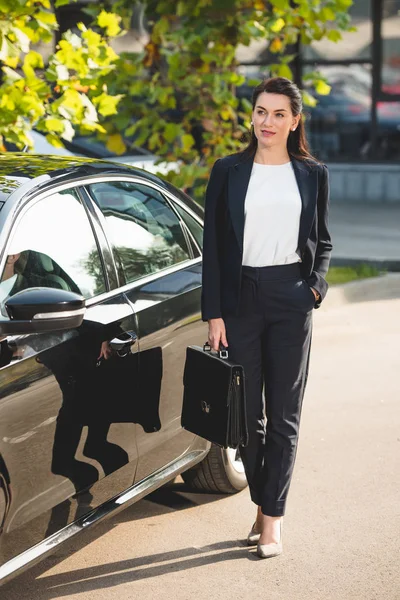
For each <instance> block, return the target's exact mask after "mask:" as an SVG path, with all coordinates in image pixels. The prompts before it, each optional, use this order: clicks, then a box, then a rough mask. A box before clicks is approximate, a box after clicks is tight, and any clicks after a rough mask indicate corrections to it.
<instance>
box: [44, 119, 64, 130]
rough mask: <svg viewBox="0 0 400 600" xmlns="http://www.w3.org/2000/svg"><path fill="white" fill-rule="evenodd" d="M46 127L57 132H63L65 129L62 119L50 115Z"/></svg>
mask: <svg viewBox="0 0 400 600" xmlns="http://www.w3.org/2000/svg"><path fill="white" fill-rule="evenodd" d="M45 127H46V129H47V131H52V132H55V133H63V131H64V123H63V122H62V121H61V119H57V118H56V117H50V118H49V119H46V121H45Z"/></svg>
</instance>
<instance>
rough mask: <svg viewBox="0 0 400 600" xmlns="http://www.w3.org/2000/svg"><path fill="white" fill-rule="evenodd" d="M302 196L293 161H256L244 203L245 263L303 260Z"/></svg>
mask: <svg viewBox="0 0 400 600" xmlns="http://www.w3.org/2000/svg"><path fill="white" fill-rule="evenodd" d="M300 214H301V197H300V192H299V188H298V186H297V181H296V176H295V174H294V170H293V165H292V163H291V162H287V163H284V164H283V165H262V164H259V163H253V169H252V172H251V176H250V181H249V186H248V188H247V194H246V198H245V205H244V219H245V221H244V244H243V265H247V266H250V267H266V266H270V265H284V264H288V263H295V262H299V261H300V260H301V259H300V256H299V255H298V254H297V253H296V250H297V244H298V237H299V227H300Z"/></svg>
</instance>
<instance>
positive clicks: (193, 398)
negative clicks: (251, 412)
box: [181, 344, 248, 448]
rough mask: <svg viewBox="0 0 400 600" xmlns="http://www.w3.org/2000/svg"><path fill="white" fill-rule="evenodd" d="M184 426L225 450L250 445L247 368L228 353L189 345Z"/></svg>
mask: <svg viewBox="0 0 400 600" xmlns="http://www.w3.org/2000/svg"><path fill="white" fill-rule="evenodd" d="M183 385H184V394H183V406H182V416H181V425H182V427H183V428H184V429H187V430H188V431H191V432H192V433H195V434H196V435H199V436H201V437H203V438H205V439H206V440H209V441H210V442H213V443H214V444H217V445H218V446H221V447H223V448H228V447H229V448H237V447H238V446H246V445H247V443H248V432H247V420H246V398H245V390H244V372H243V367H242V366H241V365H238V364H237V363H234V362H232V361H230V360H229V359H228V351H227V350H220V351H219V352H218V353H213V352H212V351H211V348H210V346H209V345H208V344H205V345H204V347H203V348H201V347H200V346H189V347H188V348H187V350H186V362H185V370H184V375H183Z"/></svg>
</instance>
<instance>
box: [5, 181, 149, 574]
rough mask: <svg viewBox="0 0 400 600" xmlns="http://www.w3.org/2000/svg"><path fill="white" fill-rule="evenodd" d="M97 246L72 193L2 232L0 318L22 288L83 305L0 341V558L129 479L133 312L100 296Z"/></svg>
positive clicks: (45, 201)
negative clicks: (57, 322)
mask: <svg viewBox="0 0 400 600" xmlns="http://www.w3.org/2000/svg"><path fill="white" fill-rule="evenodd" d="M72 242H73V243H72ZM102 243H103V241H102V240H100V241H99V240H97V241H96V239H95V237H94V235H93V231H92V227H91V224H90V221H89V219H88V215H87V212H86V209H85V207H84V205H83V204H82V202H81V201H80V199H79V196H78V194H77V193H76V192H75V191H74V190H72V189H68V190H65V191H62V192H60V193H52V194H51V195H50V196H47V197H45V198H42V199H40V200H38V201H36V202H35V203H31V204H29V205H28V207H27V209H26V210H24V212H23V213H22V214H21V215H20V217H19V218H18V220H17V222H15V224H14V226H13V229H12V234H11V238H10V242H9V245H8V248H7V259H6V261H5V263H4V266H3V267H2V270H1V271H0V272H1V273H2V277H1V281H0V294H2V295H1V297H0V303H1V317H0V318H2V319H4V318H7V317H6V312H5V309H4V307H5V302H6V300H7V297H9V296H10V295H12V294H14V293H16V292H17V291H19V290H22V289H24V288H27V287H32V286H42V287H58V288H63V289H69V290H72V291H75V292H79V293H81V294H82V295H83V296H85V297H86V299H87V304H88V308H87V311H86V315H85V319H84V321H83V323H82V325H81V327H79V328H77V329H74V330H67V331H64V332H54V333H46V334H36V335H29V336H9V337H8V338H6V339H3V340H2V341H1V348H0V457H1V461H0V468H3V469H6V470H7V478H6V481H7V482H8V484H7V485H8V486H9V491H10V496H11V505H10V507H9V510H8V512H7V518H6V521H5V523H4V532H3V534H2V536H1V538H0V563H1V562H5V561H7V560H9V559H10V558H12V557H13V556H15V555H17V554H18V553H20V552H21V551H23V550H24V549H26V548H27V547H30V546H32V545H33V544H35V543H38V542H40V541H41V540H43V539H44V538H45V537H47V536H48V535H50V534H51V533H53V532H54V531H56V530H58V529H60V528H61V527H63V526H64V525H66V524H67V523H70V522H71V521H73V520H74V519H75V518H76V517H77V516H82V515H83V514H85V513H87V512H89V511H90V510H92V508H94V507H96V506H98V505H99V504H101V503H102V502H104V501H105V500H107V499H108V498H110V497H112V496H113V495H115V494H117V493H119V492H121V491H123V490H125V489H126V488H127V487H129V486H130V485H132V483H133V480H134V476H135V469H136V466H137V447H136V441H135V427H136V426H135V423H136V422H139V419H140V416H138V415H137V410H136V408H135V406H137V405H135V402H136V395H137V394H136V385H137V369H138V354H137V344H135V341H136V339H135V338H136V329H137V320H136V317H135V315H134V312H133V309H132V307H131V305H130V304H129V302H128V301H127V298H126V297H125V296H124V294H122V293H120V292H119V291H118V290H114V291H113V292H111V293H108V294H107V288H108V279H107V277H106V273H105V272H104V271H103V267H102V261H101V245H102ZM10 257H12V259H11V260H9V258H10ZM128 384H129V385H128ZM1 465H3V466H1ZM16 532H18V533H17V534H16Z"/></svg>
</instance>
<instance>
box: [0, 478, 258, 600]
mask: <svg viewBox="0 0 400 600" xmlns="http://www.w3.org/2000/svg"><path fill="white" fill-rule="evenodd" d="M224 497H225V496H224V495H222V494H206V493H193V492H191V491H190V489H189V488H188V486H186V485H185V484H184V483H181V482H180V481H179V480H178V481H177V482H174V483H172V484H168V485H166V486H164V487H162V488H159V489H158V490H156V491H155V492H153V493H152V494H149V495H148V496H147V497H146V498H144V499H143V500H141V501H139V502H137V503H136V504H133V505H132V506H131V507H128V508H127V509H125V510H123V511H121V512H120V513H118V514H117V515H115V516H114V517H111V518H109V519H107V520H106V521H104V522H103V523H99V524H98V525H96V526H95V527H93V528H91V529H89V530H87V531H84V532H82V534H80V535H78V536H77V537H76V538H75V539H72V540H70V541H68V542H66V543H65V545H64V546H61V547H60V548H59V549H58V550H57V551H56V553H54V554H52V555H50V556H48V557H46V558H45V559H44V560H43V561H41V562H40V563H38V564H37V565H35V566H33V567H32V568H31V569H29V570H28V571H27V572H26V573H23V574H22V575H20V576H19V577H17V578H16V579H14V580H12V581H10V582H9V583H7V584H6V585H4V586H3V587H2V588H1V597H2V598H4V600H17V599H18V600H31V599H32V598H35V599H36V600H50V599H52V598H57V597H59V596H63V597H64V596H68V595H72V594H75V593H76V594H77V593H83V592H90V591H94V590H97V589H101V588H107V587H113V586H116V585H121V584H124V583H127V582H133V581H137V580H140V579H145V578H151V577H157V576H159V575H162V574H164V573H171V572H175V571H182V570H186V569H191V568H194V567H198V566H202V565H205V564H208V563H215V562H220V561H225V560H233V559H238V558H240V557H243V558H246V559H249V558H250V559H251V558H254V559H255V560H256V556H255V555H254V556H253V555H252V554H251V553H249V552H248V547H247V546H246V545H245V543H244V541H243V540H233V541H229V542H220V543H216V544H211V545H208V546H204V547H201V548H194V547H191V548H183V549H182V550H178V551H172V552H163V553H160V554H152V555H149V556H143V557H140V558H134V559H132V560H124V561H119V562H113V563H106V564H103V565H98V566H94V567H87V568H84V569H79V570H74V571H69V572H65V573H61V574H56V575H48V576H46V571H47V570H49V569H51V568H52V567H54V566H55V565H57V564H58V563H60V562H61V561H63V560H64V559H65V558H67V557H68V556H70V555H71V554H72V553H73V552H77V551H79V550H81V549H83V548H84V547H85V546H87V545H88V544H90V543H91V542H93V541H94V540H95V539H98V538H99V537H101V536H103V535H106V534H107V533H108V532H109V531H110V530H111V529H112V528H113V527H116V526H117V525H118V524H119V523H123V522H127V521H130V522H132V521H136V520H139V519H143V518H151V517H157V516H160V515H163V514H166V513H168V512H171V511H176V510H185V509H188V508H192V507H194V506H198V505H201V504H207V503H209V502H214V501H217V500H221V499H223V498H224ZM217 550H220V551H223V550H225V551H224V552H220V553H219V554H217V555H215V554H213V555H211V556H209V553H210V552H215V551H217ZM205 554H207V556H205ZM171 561H174V562H172V563H171ZM156 563H162V564H156ZM149 565H153V566H149ZM17 588H18V590H17Z"/></svg>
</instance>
